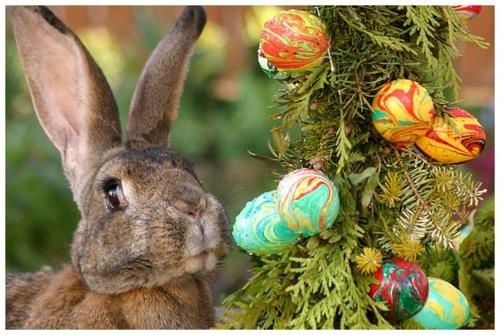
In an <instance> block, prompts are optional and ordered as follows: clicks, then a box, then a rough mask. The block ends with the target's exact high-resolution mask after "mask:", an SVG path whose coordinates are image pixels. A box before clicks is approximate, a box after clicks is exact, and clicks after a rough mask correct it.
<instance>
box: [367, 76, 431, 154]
mask: <svg viewBox="0 0 500 335" xmlns="http://www.w3.org/2000/svg"><path fill="white" fill-rule="evenodd" d="M434 115H435V114H434V104H433V103H432V98H431V97H430V95H429V93H428V92H427V90H426V89H425V88H423V87H422V86H420V84H419V83H417V82H415V81H411V80H408V79H398V80H394V81H392V82H390V83H389V84H387V85H385V86H384V87H382V89H380V90H379V91H378V93H377V95H376V96H375V99H374V100H373V104H372V121H373V124H374V126H375V129H377V131H378V132H379V133H380V134H381V135H382V137H384V138H385V139H386V140H388V141H390V142H392V143H394V144H395V145H396V146H404V145H408V144H412V143H414V142H415V141H416V140H417V138H419V137H421V136H423V135H425V134H426V133H427V132H428V131H429V130H431V127H432V121H433V120H434Z"/></svg>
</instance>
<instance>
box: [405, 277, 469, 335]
mask: <svg viewBox="0 0 500 335" xmlns="http://www.w3.org/2000/svg"><path fill="white" fill-rule="evenodd" d="M469 315H470V308H469V303H468V302H467V299H466V298H465V296H464V295H463V294H462V292H460V290H458V289H457V288H456V287H455V286H453V285H451V284H450V283H448V282H446V281H444V280H442V279H438V278H432V277H429V296H428V297H427V302H426V303H425V305H424V308H422V309H421V310H420V312H418V313H417V314H416V315H415V316H414V317H413V318H412V320H414V321H416V322H417V323H418V324H419V325H420V326H422V327H423V328H425V329H458V328H460V327H462V326H463V325H464V324H465V322H466V321H467V319H468V318H469Z"/></svg>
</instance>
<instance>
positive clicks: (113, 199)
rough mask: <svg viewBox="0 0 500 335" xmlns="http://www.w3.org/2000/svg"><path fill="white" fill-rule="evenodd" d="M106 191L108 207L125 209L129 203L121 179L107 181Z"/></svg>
mask: <svg viewBox="0 0 500 335" xmlns="http://www.w3.org/2000/svg"><path fill="white" fill-rule="evenodd" d="M104 192H105V193H106V204H107V206H108V208H110V209H123V208H125V207H126V206H127V205H128V202H127V200H126V199H125V195H124V194H123V190H122V186H121V184H120V182H119V181H117V180H112V181H109V182H108V183H106V185H105V187H104Z"/></svg>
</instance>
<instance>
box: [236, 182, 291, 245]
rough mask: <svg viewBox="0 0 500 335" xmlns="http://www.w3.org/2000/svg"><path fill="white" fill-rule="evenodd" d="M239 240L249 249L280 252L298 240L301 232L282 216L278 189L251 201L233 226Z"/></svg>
mask: <svg viewBox="0 0 500 335" xmlns="http://www.w3.org/2000/svg"><path fill="white" fill-rule="evenodd" d="M233 238H234V240H235V241H236V244H237V245H238V246H240V247H241V248H242V249H245V250H246V251H247V252H249V253H255V254H276V253H280V252H282V251H283V250H285V249H287V248H288V247H289V246H290V245H292V244H294V243H295V242H296V241H297V238H298V237H297V235H296V234H295V233H294V232H293V231H291V230H290V229H289V228H288V225H287V224H286V222H285V221H283V220H281V218H280V217H279V216H278V212H277V210H276V201H275V192H274V191H271V192H266V193H264V194H262V195H260V196H259V197H257V198H255V199H254V200H252V201H250V202H248V203H247V204H246V205H245V207H244V208H243V210H242V211H241V212H240V213H239V214H238V216H237V217H236V221H235V224H234V226H233Z"/></svg>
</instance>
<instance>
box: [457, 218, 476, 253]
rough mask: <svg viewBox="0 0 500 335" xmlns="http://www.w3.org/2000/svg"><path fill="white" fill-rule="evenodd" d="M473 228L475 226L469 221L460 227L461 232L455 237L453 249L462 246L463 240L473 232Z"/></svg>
mask: <svg viewBox="0 0 500 335" xmlns="http://www.w3.org/2000/svg"><path fill="white" fill-rule="evenodd" d="M472 228H474V225H473V223H472V222H471V223H469V224H467V225H465V226H463V227H462V229H460V233H459V234H458V236H457V237H455V239H453V249H454V250H455V251H456V250H458V249H459V248H460V245H461V244H462V242H463V241H464V240H465V239H466V238H467V237H468V236H469V235H470V233H471V232H472Z"/></svg>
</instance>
